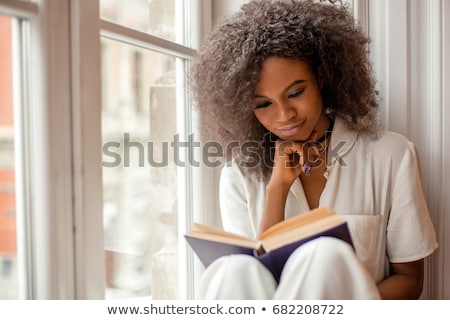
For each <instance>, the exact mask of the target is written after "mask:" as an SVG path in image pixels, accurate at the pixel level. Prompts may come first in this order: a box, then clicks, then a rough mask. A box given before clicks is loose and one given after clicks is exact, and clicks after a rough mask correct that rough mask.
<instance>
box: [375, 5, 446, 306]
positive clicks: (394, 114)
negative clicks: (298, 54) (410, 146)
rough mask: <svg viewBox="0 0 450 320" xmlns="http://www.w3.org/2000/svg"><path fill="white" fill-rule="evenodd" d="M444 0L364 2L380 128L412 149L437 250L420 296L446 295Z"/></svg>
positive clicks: (427, 271) (442, 297)
mask: <svg viewBox="0 0 450 320" xmlns="http://www.w3.org/2000/svg"><path fill="white" fill-rule="evenodd" d="M449 19H450V8H449V4H448V2H446V1H445V0H427V1H423V0H399V1H397V0H396V1H387V0H377V1H369V23H368V25H369V35H370V37H371V39H372V44H371V58H372V61H373V63H374V70H375V73H376V77H377V79H378V87H379V88H380V92H381V95H382V96H381V97H382V100H381V104H380V107H381V112H382V113H381V120H382V122H383V124H384V127H385V128H387V129H389V130H392V131H396V132H400V133H402V134H404V135H405V136H406V137H408V138H409V139H411V140H412V141H413V142H414V143H415V144H416V147H417V150H418V154H419V158H420V160H421V169H422V177H423V186H424V192H425V195H426V198H427V201H428V206H429V208H430V214H431V217H432V219H433V222H434V224H435V227H436V231H437V236H438V242H439V245H440V248H439V249H438V251H437V252H435V253H434V254H433V255H432V256H431V257H430V258H428V259H426V275H425V286H424V292H423V295H422V298H425V299H449V298H450V279H449V278H450V277H449V276H448V275H447V272H446V271H447V270H448V269H449V268H450V254H449V253H448V252H449V250H448V248H449V247H450V237H449V235H448V232H446V230H449V228H450V226H449V223H450V221H449V220H450V219H449V217H448V212H449V211H450V210H449V209H450V202H449V197H448V196H447V192H446V190H449V187H450V185H449V183H448V182H447V181H446V180H445V179H444V177H445V176H446V173H447V172H448V169H447V168H449V164H450V160H449V146H448V145H449V141H448V138H447V137H448V136H449V132H448V129H447V128H448V126H449V125H450V122H449V121H450V117H449V108H450V105H449V93H448V92H449V74H450V70H449V60H448V57H449V54H450V52H449V47H450V41H449V38H450V37H449V32H448V30H450V22H449Z"/></svg>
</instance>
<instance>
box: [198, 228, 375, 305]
mask: <svg viewBox="0 0 450 320" xmlns="http://www.w3.org/2000/svg"><path fill="white" fill-rule="evenodd" d="M199 289H200V290H199V298H200V299H223V300H232V299H238V300H245V299H259V300H267V299H275V300H282V299H290V300H295V299H303V300H316V299H332V300H346V299H364V300H368V299H380V295H379V293H378V290H377V287H376V285H375V282H374V280H373V278H372V277H371V276H370V274H369V273H368V271H367V270H366V269H365V267H364V266H363V265H362V264H361V262H360V261H359V260H358V258H357V257H356V255H355V253H354V251H353V249H352V248H351V247H350V245H348V244H347V243H345V242H343V241H341V240H337V239H334V238H327V237H322V238H319V239H316V240H313V241H310V242H308V243H307V244H304V245H303V246H301V247H300V248H298V249H297V250H296V251H294V253H293V254H292V255H291V256H290V258H289V259H288V261H287V262H286V265H285V267H284V269H283V272H282V274H281V279H280V282H279V284H278V285H277V283H276V281H275V279H274V278H273V276H272V274H271V273H270V271H269V270H268V269H267V268H265V267H264V266H263V265H262V264H261V263H260V262H259V261H258V260H256V259H254V258H253V257H251V256H247V255H231V256H226V257H222V258H220V259H217V260H216V261H214V262H213V263H212V264H211V265H210V266H209V267H208V268H207V269H206V271H205V273H204V274H203V275H202V278H201V282H200V288H199Z"/></svg>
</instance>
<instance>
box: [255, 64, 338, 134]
mask: <svg viewBox="0 0 450 320" xmlns="http://www.w3.org/2000/svg"><path fill="white" fill-rule="evenodd" d="M254 112H255V116H256V118H257V119H258V120H259V122H260V123H261V124H262V125H263V126H264V127H265V128H266V129H267V130H269V131H270V132H272V133H273V134H275V135H277V136H278V137H279V138H280V139H282V140H290V141H309V140H316V139H317V138H319V137H321V136H322V135H323V134H324V133H325V131H326V130H327V129H328V126H329V120H328V118H327V117H326V116H325V115H324V113H323V104H322V96H321V94H320V84H319V81H318V79H317V77H316V75H315V74H314V72H313V70H312V68H311V66H310V65H309V64H308V63H306V62H304V61H299V60H289V59H285V58H278V57H269V58H267V59H266V60H264V62H263V63H262V65H261V70H260V74H259V80H258V83H257V85H256V90H255V95H254Z"/></svg>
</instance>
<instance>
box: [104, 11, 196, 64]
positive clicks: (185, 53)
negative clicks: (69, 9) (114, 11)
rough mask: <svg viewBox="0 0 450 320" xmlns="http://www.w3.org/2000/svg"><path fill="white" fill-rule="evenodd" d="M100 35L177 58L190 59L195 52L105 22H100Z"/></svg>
mask: <svg viewBox="0 0 450 320" xmlns="http://www.w3.org/2000/svg"><path fill="white" fill-rule="evenodd" d="M101 35H102V36H103V37H105V38H109V39H111V40H116V41H120V42H123V43H127V44H130V45H132V46H137V47H141V48H144V49H149V50H153V51H157V52H161V53H164V54H169V55H173V56H175V57H179V58H187V59H190V58H192V57H193V56H194V55H195V53H196V51H195V50H194V49H192V48H189V47H186V46H183V45H180V44H177V43H174V42H171V41H168V40H166V39H162V38H159V37H156V36H153V35H151V34H148V33H144V32H141V31H137V30H135V29H131V28H128V27H125V26H122V25H119V24H116V23H113V22H110V21H107V20H101Z"/></svg>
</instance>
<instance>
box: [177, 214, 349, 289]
mask: <svg viewBox="0 0 450 320" xmlns="http://www.w3.org/2000/svg"><path fill="white" fill-rule="evenodd" d="M321 236H328V237H335V238H338V239H341V240H343V241H346V242H347V243H349V244H350V245H352V246H353V243H352V240H351V236H350V233H349V230H348V227H347V223H346V222H345V221H344V220H343V219H342V218H341V217H340V216H339V215H337V214H336V212H334V211H330V210H329V209H328V208H326V207H324V208H318V209H314V210H312V211H309V212H306V213H302V214H299V215H297V216H295V217H292V218H289V219H287V220H284V221H281V222H279V223H277V224H275V225H273V226H272V227H270V228H269V229H267V230H266V231H264V232H263V233H262V234H261V236H260V239H259V240H258V239H251V238H246V237H242V236H239V235H236V234H233V233H229V232H225V231H222V230H220V229H216V228H211V227H208V226H205V225H202V224H197V223H196V224H194V226H193V229H192V230H191V231H190V232H188V233H187V234H185V238H186V240H187V242H188V243H189V245H190V246H191V247H192V249H193V250H194V252H195V253H196V255H197V256H198V258H199V259H200V261H201V262H202V263H203V265H204V266H205V267H207V266H209V264H211V263H212V262H213V261H214V260H216V259H218V258H220V257H222V256H225V255H231V254H248V255H251V256H254V257H255V258H256V259H258V260H259V261H260V262H261V263H263V264H264V265H265V266H266V267H267V268H268V269H269V270H270V271H271V272H272V274H273V276H274V278H275V279H276V280H277V281H279V279H280V276H281V271H282V270H283V267H284V264H285V263H286V261H287V259H288V258H289V256H290V255H291V253H292V252H293V251H294V250H295V249H297V248H298V247H299V246H301V245H302V244H304V243H306V242H308V241H310V240H312V239H315V238H318V237H321Z"/></svg>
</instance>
